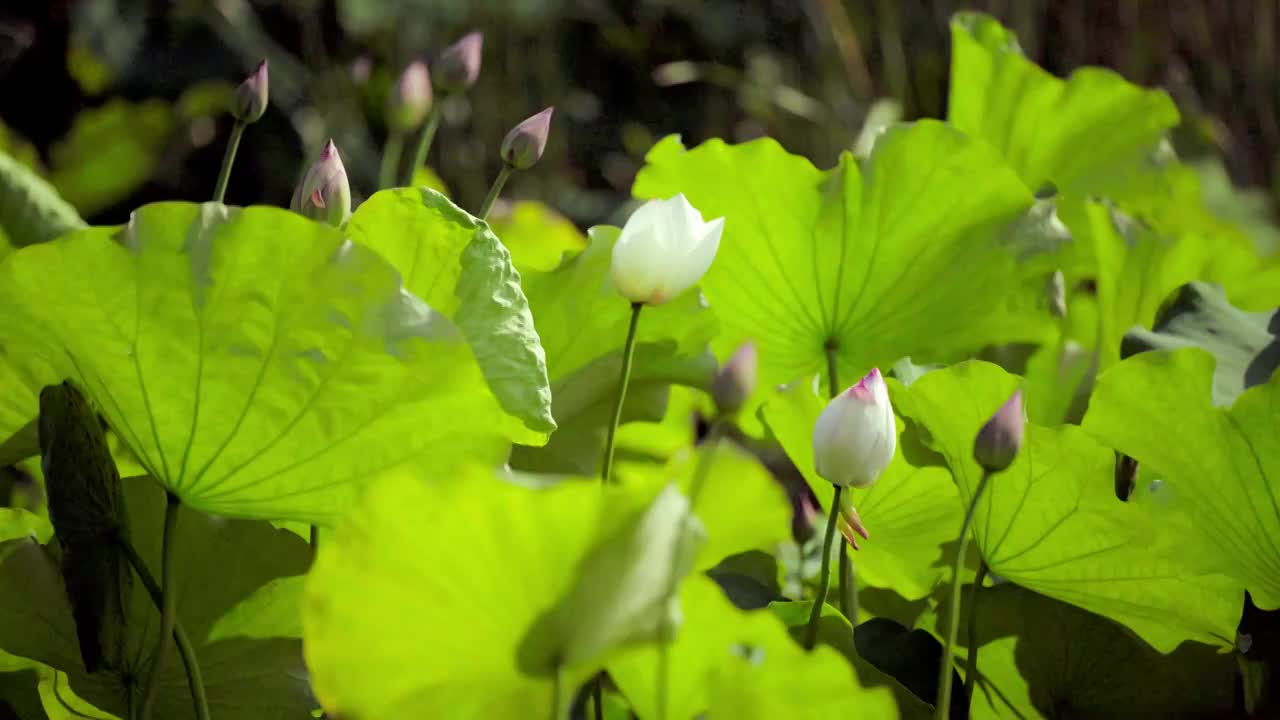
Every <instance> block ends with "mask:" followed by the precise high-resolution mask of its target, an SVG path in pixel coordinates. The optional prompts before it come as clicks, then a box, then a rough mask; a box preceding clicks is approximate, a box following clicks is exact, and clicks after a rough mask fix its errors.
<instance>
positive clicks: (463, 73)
mask: <svg viewBox="0 0 1280 720" xmlns="http://www.w3.org/2000/svg"><path fill="white" fill-rule="evenodd" d="M483 50H484V36H483V35H481V34H480V33H478V32H471V33H467V34H466V35H463V36H462V39H461V40H459V41H458V42H456V43H454V44H452V45H450V46H449V47H447V48H445V49H444V52H442V53H440V59H439V60H436V64H435V66H434V67H433V68H432V74H433V75H435V81H436V87H438V88H440V91H441V92H443V93H445V94H446V95H448V94H451V93H456V92H463V91H464V90H466V89H467V88H470V87H471V86H472V85H475V84H476V78H478V77H480V56H481V54H482V51H483Z"/></svg>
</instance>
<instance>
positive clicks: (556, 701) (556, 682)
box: [551, 665, 561, 720]
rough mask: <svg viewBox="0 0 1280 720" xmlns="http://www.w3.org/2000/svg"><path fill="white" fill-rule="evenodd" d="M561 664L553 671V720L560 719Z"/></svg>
mask: <svg viewBox="0 0 1280 720" xmlns="http://www.w3.org/2000/svg"><path fill="white" fill-rule="evenodd" d="M560 683H561V677H560V666H559V665H557V666H556V668H555V669H554V670H553V671H552V673H551V720H560Z"/></svg>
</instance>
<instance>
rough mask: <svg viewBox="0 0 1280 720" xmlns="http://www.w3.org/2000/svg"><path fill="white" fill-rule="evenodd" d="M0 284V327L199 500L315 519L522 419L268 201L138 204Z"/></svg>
mask: <svg viewBox="0 0 1280 720" xmlns="http://www.w3.org/2000/svg"><path fill="white" fill-rule="evenodd" d="M0 304H3V306H4V307H5V308H6V309H9V310H10V312H8V313H6V314H5V315H4V316H3V317H0V344H5V343H7V342H9V341H10V339H11V338H15V337H16V338H19V339H20V340H22V341H23V342H27V343H29V344H28V345H26V346H25V348H24V349H25V351H26V352H28V353H35V354H37V355H39V356H40V357H41V358H42V359H45V360H47V361H48V362H50V363H57V364H56V365H55V367H57V368H59V369H60V370H63V371H64V372H66V373H67V374H68V375H70V376H71V377H72V378H73V379H74V380H75V381H76V382H77V384H78V385H79V387H80V388H81V389H82V390H83V391H84V392H85V393H86V394H87V395H88V396H89V397H91V398H92V399H93V400H94V402H95V404H96V405H97V406H98V407H99V408H100V409H101V411H102V414H103V415H104V416H105V417H106V419H107V421H108V423H109V425H110V426H111V427H112V428H113V430H114V431H115V432H117V433H118V434H119V435H120V436H121V438H122V439H123V440H124V442H125V444H126V445H127V446H128V447H129V449H130V450H131V451H132V452H133V453H134V454H135V455H136V456H137V458H138V461H139V462H140V463H141V464H142V465H143V466H144V467H145V468H146V469H147V471H148V473H149V474H151V475H152V476H154V477H155V478H156V479H157V480H159V481H160V482H161V483H162V484H164V485H165V487H167V488H169V489H170V490H171V491H173V492H174V493H175V494H177V495H178V496H179V497H180V498H181V499H182V501H183V502H184V503H186V504H188V505H190V506H193V507H195V508H197V509H200V510H204V511H206V512H211V513H218V514H223V515H230V516H241V517H262V518H270V519H277V520H298V521H302V522H309V523H316V524H329V523H331V522H333V520H334V519H335V518H336V517H337V516H339V515H340V514H342V513H344V512H345V511H346V510H347V508H348V506H349V504H350V501H351V499H352V498H353V497H354V496H355V495H357V494H358V493H359V490H360V487H361V486H362V484H363V483H364V482H366V480H367V479H368V478H369V477H370V476H372V475H373V474H375V473H377V472H378V471H381V470H383V469H386V468H388V467H391V466H394V465H396V464H397V463H400V462H404V461H406V460H408V459H410V458H419V459H421V458H424V457H425V459H426V460H427V461H430V462H433V463H435V464H436V465H437V466H438V467H441V468H444V467H448V466H450V465H452V464H455V463H457V462H460V461H464V460H471V459H473V458H476V457H480V458H491V459H497V457H498V456H500V454H501V452H502V448H503V445H504V438H510V437H512V436H513V435H514V436H519V437H523V436H524V435H523V433H524V431H523V430H522V428H520V427H519V424H518V423H517V422H516V421H515V420H514V419H512V418H508V417H507V416H506V415H505V414H504V413H503V412H502V411H501V408H500V407H499V405H498V403H497V401H496V400H495V399H494V398H493V396H492V394H491V393H490V392H489V389H488V387H487V386H486V384H485V382H484V378H483V375H482V374H481V372H480V369H479V367H478V366H477V364H476V362H475V360H474V358H473V356H472V354H471V351H470V349H469V348H468V346H467V345H466V343H465V342H463V340H462V338H461V337H460V335H459V334H458V332H457V330H456V328H454V327H453V326H452V325H451V324H450V323H449V322H448V320H447V319H446V318H444V317H443V316H441V315H440V314H439V313H437V312H435V311H433V310H432V309H430V308H429V307H427V306H426V305H424V304H423V303H422V301H421V300H419V299H418V298H416V297H415V296H413V295H411V294H409V293H407V292H405V291H404V290H403V289H401V287H400V285H399V279H398V277H397V276H396V274H395V272H394V271H393V270H392V268H391V267H390V266H388V265H387V264H386V263H385V262H383V261H382V259H381V258H379V257H377V256H376V255H375V254H374V253H373V252H372V251H370V250H368V249H366V248H364V247H362V246H359V245H355V244H352V243H349V242H346V241H345V240H344V239H343V237H342V234H341V233H340V232H339V231H338V230H336V229H334V228H330V227H327V226H324V225H321V224H318V223H313V222H309V221H307V220H306V219H304V218H302V217H300V216H298V215H296V214H293V213H289V212H285V211H283V210H278V209H274V208H266V207H254V208H248V209H244V210H240V209H232V208H226V207H223V206H221V205H215V204H207V205H194V204H189V203H160V204H155V205H148V206H145V207H143V208H141V209H140V210H138V211H137V212H135V213H134V216H133V219H132V220H131V222H130V223H129V225H128V226H126V227H124V228H122V229H119V230H117V229H115V228H94V229H90V230H86V231H83V232H78V233H73V234H71V235H68V236H65V237H63V238H61V239H59V240H58V241H56V242H53V243H45V244H42V245H37V246H32V247H30V248H25V249H23V250H22V251H21V252H19V253H17V254H15V255H14V256H12V257H10V258H9V259H8V260H7V261H6V262H5V263H4V264H3V266H0Z"/></svg>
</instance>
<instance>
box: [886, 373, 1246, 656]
mask: <svg viewBox="0 0 1280 720" xmlns="http://www.w3.org/2000/svg"><path fill="white" fill-rule="evenodd" d="M1017 384H1018V379H1017V378H1016V377H1015V376H1013V375H1010V374H1008V373H1006V372H1005V371H1004V370H1002V369H1000V368H999V367H997V366H995V365H992V364H990V363H984V362H978V361H970V362H965V363H961V364H959V365H955V366H952V367H949V368H947V369H945V370H937V371H934V372H931V373H928V374H927V375H925V376H923V377H921V378H920V379H919V380H917V381H916V382H915V383H913V384H912V385H911V387H910V389H909V391H908V392H906V393H899V394H898V396H897V397H896V398H895V400H894V405H895V407H896V408H897V409H898V411H899V412H900V413H902V414H903V415H905V416H908V417H910V418H912V419H913V420H914V421H915V422H917V423H919V424H920V425H922V426H923V427H924V428H925V429H926V430H927V431H928V433H929V436H930V438H931V442H932V444H933V446H934V447H935V448H936V449H937V451H938V452H939V453H941V454H942V455H943V456H944V457H945V459H946V463H947V465H948V466H949V467H950V468H951V473H952V475H953V476H954V478H955V481H956V484H957V486H958V487H959V489H960V498H961V501H962V502H963V503H964V504H965V506H967V505H968V503H969V502H970V499H971V498H972V497H973V492H974V488H975V487H976V486H977V484H978V482H979V479H980V478H981V476H982V469H981V468H979V467H978V464H977V462H976V461H975V460H974V459H973V442H974V437H975V436H976V435H977V433H978V429H979V428H981V427H982V425H983V424H984V423H985V422H986V421H987V419H988V418H990V417H991V415H992V414H993V413H994V412H995V410H996V409H997V408H999V407H1000V405H1001V404H1003V403H1004V402H1005V400H1007V399H1008V397H1009V396H1010V395H1011V394H1012V393H1013V391H1014V389H1015V387H1016V386H1017ZM1096 401H1097V399H1096V398H1095V402H1096ZM1160 417H1164V418H1168V417H1182V416H1181V415H1176V414H1169V413H1164V414H1162V415H1161V416H1160ZM1126 422H1132V421H1131V420H1126ZM1163 425H1165V423H1157V422H1156V421H1155V419H1154V416H1153V420H1152V422H1151V423H1148V424H1147V425H1145V427H1146V428H1149V429H1154V428H1157V427H1162V426H1163ZM1167 434H1168V431H1167V429H1163V430H1161V431H1160V436H1165V435H1167ZM1114 465H1115V455H1114V452H1113V451H1112V450H1111V448H1109V447H1105V446H1103V445H1101V444H1099V443H1098V442H1096V441H1095V440H1094V439H1093V438H1091V437H1090V436H1089V435H1088V434H1087V433H1085V431H1083V430H1082V429H1081V428H1079V427H1077V426H1072V425H1065V426H1060V427H1058V428H1054V429H1050V428H1045V427H1041V426H1038V425H1035V424H1028V425H1027V427H1026V437H1025V440H1024V442H1023V445H1022V449H1021V451H1020V452H1019V453H1018V456H1017V458H1016V459H1015V461H1014V463H1013V464H1012V465H1011V466H1010V467H1009V468H1008V469H1007V470H1005V471H1003V472H1000V473H997V474H995V475H994V476H992V478H991V479H990V482H989V483H988V486H987V489H986V492H985V493H984V494H983V496H982V498H981V500H980V501H979V503H978V507H977V511H976V513H975V515H974V521H973V530H972V531H973V540H974V543H975V544H976V545H977V547H978V549H979V550H980V551H981V553H982V557H983V559H985V560H986V563H987V565H988V566H990V568H991V571H992V572H993V573H995V574H996V575H998V576H1000V577H1002V578H1005V579H1007V580H1010V581H1012V582H1015V583H1017V584H1019V585H1022V586H1023V587H1026V588H1029V589H1031V590H1034V591H1036V592H1039V593H1041V594H1044V595H1047V596H1049V597H1053V598H1056V599H1058V600H1062V601H1065V602H1068V603H1071V604H1073V605H1076V606H1078V607H1082V608H1084V609H1086V610H1090V611H1092V612H1096V613H1098V614H1100V615H1104V616H1106V617H1109V618H1112V619H1114V620H1116V621H1118V622H1120V623H1123V624H1125V625H1127V626H1129V627H1130V628H1132V629H1133V630H1134V631H1135V632H1136V633H1138V635H1140V636H1141V637H1142V638H1143V639H1144V640H1146V641H1147V642H1148V643H1150V644H1151V645H1153V646H1154V647H1156V648H1157V649H1159V650H1160V651H1162V652H1168V651H1170V650H1172V649H1173V648H1175V647H1177V646H1178V644H1179V643H1181V642H1183V641H1184V640H1197V641H1200V642H1205V643H1209V644H1213V645H1217V646H1219V647H1229V646H1231V645H1233V644H1234V642H1235V628H1236V624H1237V622H1238V621H1239V619H1240V609H1241V604H1242V601H1243V594H1242V593H1241V592H1240V591H1241V587H1240V584H1239V583H1238V582H1236V581H1234V580H1232V579H1230V578H1228V577H1225V576H1224V575H1219V574H1202V573H1199V572H1194V571H1192V570H1191V569H1190V568H1188V566H1187V563H1186V562H1185V560H1184V557H1185V555H1186V550H1185V548H1186V545H1187V542H1186V537H1185V536H1184V535H1180V534H1179V533H1177V532H1176V530H1175V529H1174V528H1171V527H1170V526H1169V524H1168V523H1167V522H1166V521H1165V519H1164V517H1163V516H1162V514H1161V513H1158V512H1155V511H1154V508H1152V507H1149V506H1146V505H1141V504H1132V503H1124V502H1121V501H1119V500H1117V499H1116V497H1115V494H1114V492H1113V489H1112V486H1113V482H1112V475H1113V470H1114ZM1207 477H1212V475H1210V476H1207ZM873 532H874V529H873Z"/></svg>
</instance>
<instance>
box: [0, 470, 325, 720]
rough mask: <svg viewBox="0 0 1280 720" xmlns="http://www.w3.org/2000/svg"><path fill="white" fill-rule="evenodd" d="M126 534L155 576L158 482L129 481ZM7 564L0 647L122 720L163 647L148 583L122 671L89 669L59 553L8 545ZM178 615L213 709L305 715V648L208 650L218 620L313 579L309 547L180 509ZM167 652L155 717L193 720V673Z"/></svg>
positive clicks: (269, 643) (259, 644) (283, 534)
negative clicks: (259, 593)
mask: <svg viewBox="0 0 1280 720" xmlns="http://www.w3.org/2000/svg"><path fill="white" fill-rule="evenodd" d="M124 490H125V502H126V504H127V506H128V511H127V514H128V516H129V520H130V536H131V539H132V542H133V544H134V546H135V547H136V548H137V549H138V552H139V554H140V555H141V557H142V559H143V561H144V562H145V563H146V564H147V566H148V567H149V568H150V569H151V572H152V574H153V575H157V574H158V572H159V569H160V555H161V548H160V538H161V535H162V526H163V523H164V514H165V505H166V503H165V496H164V493H163V492H161V491H160V489H159V488H157V487H156V486H155V484H154V483H151V482H148V481H147V480H146V479H144V478H131V479H129V480H127V481H126V482H125V484H124ZM0 547H5V549H6V550H7V551H8V552H7V553H6V552H0V555H3V556H4V559H3V561H2V562H0V588H3V594H4V597H5V598H6V601H5V603H3V604H2V605H0V647H3V648H5V649H7V650H9V651H10V652H13V653H14V654H17V655H21V656H23V657H30V658H32V659H35V660H38V661H39V662H41V663H45V664H47V665H49V666H51V667H52V668H53V669H55V670H58V671H61V672H63V673H65V674H66V675H67V681H68V682H69V684H70V687H71V688H72V690H74V692H75V694H76V695H77V696H79V697H81V698H84V700H86V701H87V702H89V703H92V704H93V705H94V706H95V707H98V708H101V709H103V710H105V711H107V712H110V713H113V714H115V715H118V716H121V717H124V716H126V715H127V708H128V702H129V701H128V697H129V694H130V693H133V694H134V702H135V703H136V702H137V701H138V700H139V699H140V694H141V688H140V687H139V685H140V683H141V679H142V678H143V677H145V675H146V666H147V663H149V661H150V657H151V653H152V651H153V650H154V648H155V646H156V633H157V632H158V630H159V625H160V614H159V612H158V611H157V610H156V606H155V604H154V602H153V600H152V598H151V597H150V596H149V595H148V594H147V591H146V589H145V588H144V587H143V584H142V583H140V582H135V583H133V591H132V593H131V595H130V597H129V600H128V610H127V611H128V620H127V622H126V623H125V628H126V630H127V638H126V641H125V645H126V649H125V652H124V653H122V656H121V657H122V660H121V662H120V663H119V664H116V663H112V664H110V665H108V666H107V668H106V669H104V670H102V671H100V672H96V673H92V674H90V673H88V672H86V671H85V669H84V667H83V666H82V664H81V662H80V651H79V644H78V643H77V641H76V630H75V623H74V621H73V619H72V613H71V606H70V605H69V603H68V601H67V598H66V593H65V592H64V591H63V589H62V587H61V580H60V577H59V569H58V567H57V562H56V561H55V560H54V557H53V556H52V555H51V554H50V553H49V552H48V551H47V550H46V549H45V548H42V547H41V546H39V545H38V544H36V543H35V542H34V541H32V540H11V541H9V542H7V543H5V544H4V545H3V546H0ZM174 552H175V553H176V555H175V558H174V560H175V562H174V567H175V570H176V572H177V577H176V588H177V591H176V592H177V612H178V617H179V618H180V619H181V621H182V623H183V625H184V627H185V629H186V631H187V634H188V636H189V637H190V638H191V640H192V642H193V643H194V645H195V650H196V655H197V657H198V658H199V660H200V666H201V671H202V673H203V675H204V684H205V689H206V691H207V693H208V699H209V704H210V709H211V712H213V713H215V714H216V715H219V716H222V715H225V716H228V717H237V718H246V719H261V720H267V719H268V718H270V719H273V720H274V719H275V718H307V717H309V715H310V710H311V708H312V707H313V706H314V701H313V700H312V699H311V695H310V691H309V688H308V684H307V681H306V672H305V668H304V666H303V662H302V650H301V645H300V643H299V642H298V641H297V640H286V639H274V640H244V639H236V640H224V641H220V642H212V643H210V642H205V641H204V638H205V637H206V636H207V635H208V633H209V628H210V627H211V625H212V624H213V622H214V621H215V620H217V619H218V618H219V617H221V616H222V615H224V614H225V613H226V612H227V611H228V610H229V609H230V608H231V607H232V606H234V605H235V604H236V603H237V602H238V601H240V600H241V599H242V598H244V597H245V596H247V595H249V594H250V593H251V592H252V591H253V590H254V589H256V588H257V587H259V586H261V585H262V584H263V583H266V582H268V581H269V580H271V579H273V578H275V577H279V576H282V575H290V574H298V573H300V572H303V571H305V569H306V567H307V563H308V562H309V559H310V551H309V550H308V548H307V546H306V543H304V542H302V541H301V540H300V539H299V538H297V536H295V535H293V534H292V533H289V532H287V531H283V530H275V529H273V528H272V527H271V526H270V525H269V524H267V523H264V522H260V521H246V520H226V519H214V518H211V517H209V516H206V515H201V514H198V513H194V512H191V511H189V510H180V516H179V519H178V526H177V535H176V540H175V547H174ZM175 655H176V653H174V654H171V655H170V657H169V661H168V662H166V663H165V667H164V670H163V671H162V675H161V678H160V681H159V683H160V689H159V695H158V697H157V700H156V706H155V712H156V714H157V716H158V717H164V718H174V720H185V719H187V718H194V717H195V712H194V710H193V709H192V704H191V696H190V690H189V688H188V685H187V675H186V671H185V670H184V669H183V666H182V663H181V662H179V661H178V659H177V657H175Z"/></svg>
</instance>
